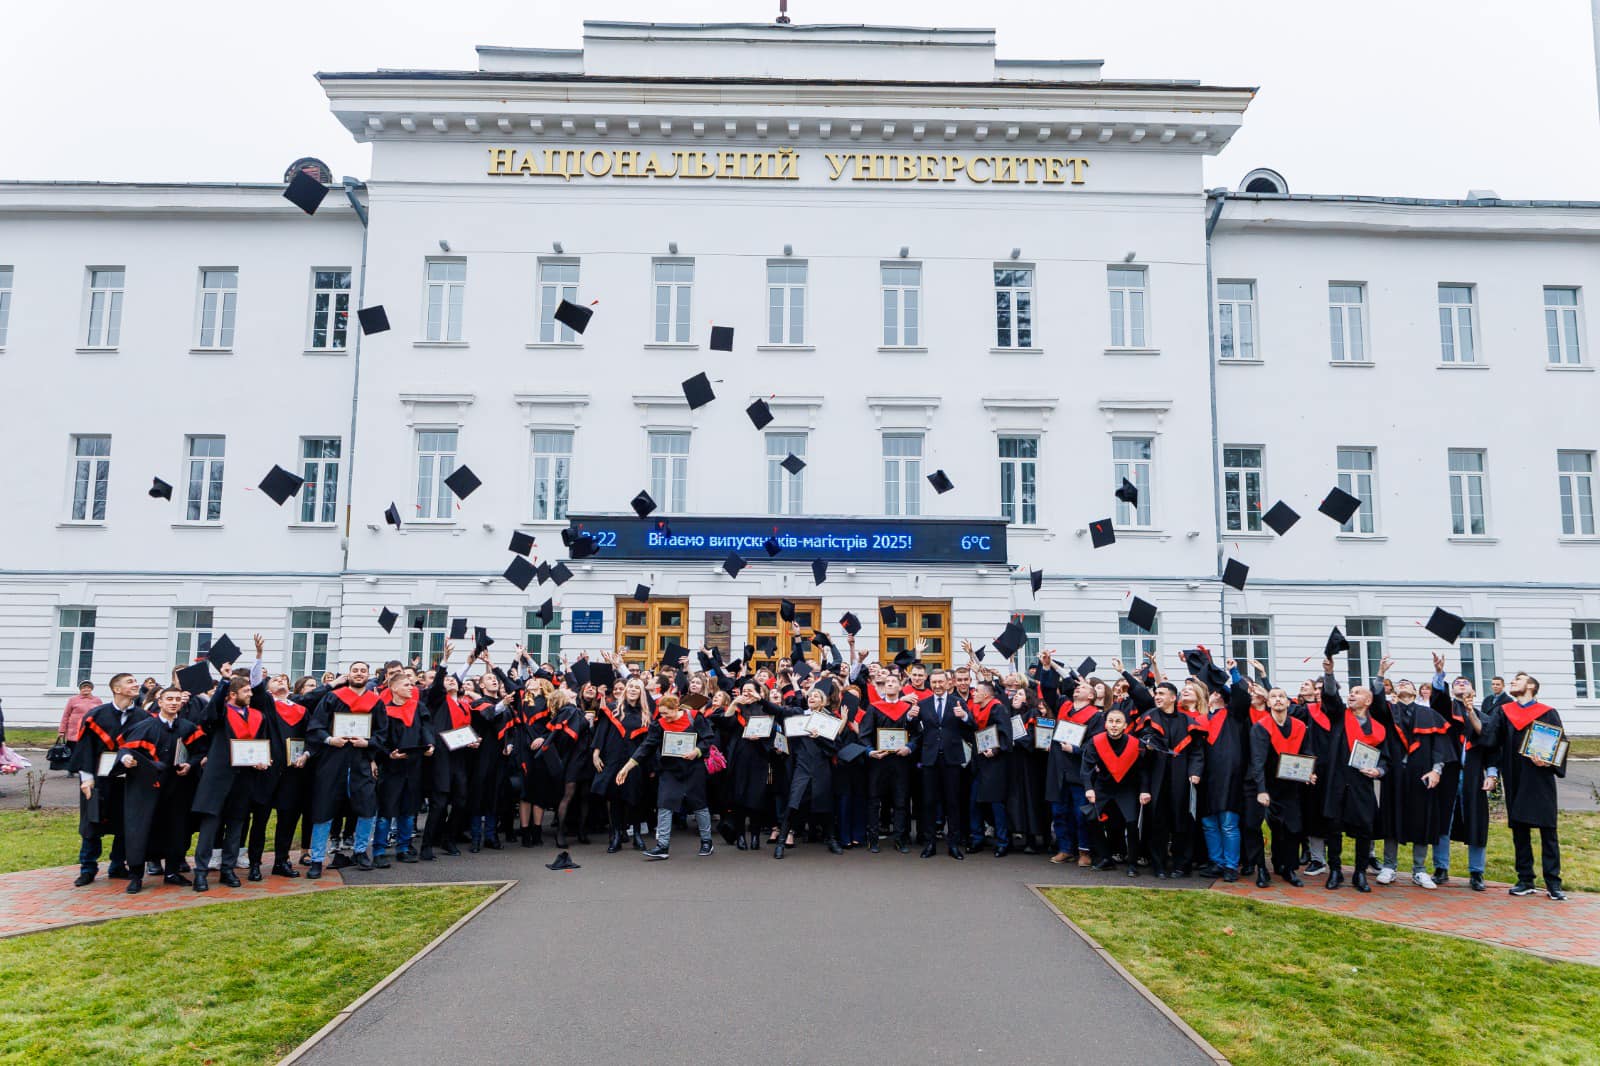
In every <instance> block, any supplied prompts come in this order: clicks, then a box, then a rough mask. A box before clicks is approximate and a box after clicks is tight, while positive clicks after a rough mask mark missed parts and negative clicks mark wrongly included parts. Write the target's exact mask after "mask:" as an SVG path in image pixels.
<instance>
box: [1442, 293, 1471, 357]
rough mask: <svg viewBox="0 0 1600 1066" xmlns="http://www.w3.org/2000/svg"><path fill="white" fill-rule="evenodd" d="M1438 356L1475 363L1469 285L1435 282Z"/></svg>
mask: <svg viewBox="0 0 1600 1066" xmlns="http://www.w3.org/2000/svg"><path fill="white" fill-rule="evenodd" d="M1439 358H1440V359H1441V360H1442V361H1444V362H1446V363H1476V362H1477V361H1478V357H1477V352H1476V345H1475V344H1474V343H1473V339H1472V286H1471V285H1440V286H1439Z"/></svg>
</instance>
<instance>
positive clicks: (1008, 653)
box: [990, 621, 1028, 659]
mask: <svg viewBox="0 0 1600 1066" xmlns="http://www.w3.org/2000/svg"><path fill="white" fill-rule="evenodd" d="M1027 640H1028V633H1027V631H1026V630H1025V629H1023V628H1022V626H1021V625H1020V624H1019V623H1017V622H1015V621H1011V622H1007V623H1006V628H1005V630H1004V631H1003V632H1001V634H1000V635H999V636H998V637H995V638H994V640H992V641H990V643H991V644H993V645H994V650H995V651H997V652H999V653H1000V657H1001V658H1003V659H1009V658H1011V657H1012V656H1013V655H1015V654H1017V649H1018V648H1020V647H1022V645H1023V644H1025V643H1027Z"/></svg>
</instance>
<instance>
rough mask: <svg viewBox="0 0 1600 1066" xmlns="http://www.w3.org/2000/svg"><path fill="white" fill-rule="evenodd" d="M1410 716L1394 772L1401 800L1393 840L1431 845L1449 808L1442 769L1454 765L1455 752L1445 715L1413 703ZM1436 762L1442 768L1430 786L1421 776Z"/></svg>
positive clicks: (1436, 838)
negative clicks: (1403, 751)
mask: <svg viewBox="0 0 1600 1066" xmlns="http://www.w3.org/2000/svg"><path fill="white" fill-rule="evenodd" d="M1431 689H1432V687H1431V686H1430V691H1431ZM1410 717H1411V728H1410V729H1409V730H1408V731H1406V739H1405V746H1406V762H1405V766H1404V767H1403V768H1402V769H1401V771H1400V772H1399V773H1398V774H1396V775H1395V776H1396V777H1398V778H1399V780H1398V781H1397V782H1396V792H1397V793H1398V794H1399V799H1400V819H1399V822H1398V825H1397V829H1398V831H1399V836H1397V837H1396V838H1395V839H1396V840H1398V841H1400V842H1401V843H1404V844H1433V843H1435V842H1436V841H1437V840H1438V839H1439V837H1440V836H1441V835H1443V833H1444V819H1445V815H1446V813H1447V810H1448V809H1447V808H1446V807H1445V806H1444V804H1443V802H1442V800H1443V799H1444V794H1443V793H1442V792H1440V789H1442V788H1444V785H1445V777H1444V769H1445V768H1448V767H1450V766H1454V765H1456V755H1455V753H1454V752H1452V751H1451V750H1450V737H1449V728H1448V726H1447V725H1446V724H1445V720H1444V718H1443V717H1442V716H1441V715H1440V714H1439V712H1438V711H1437V710H1435V709H1434V708H1433V707H1432V706H1431V705H1430V704H1424V703H1413V704H1412V705H1411V716H1410ZM1435 765H1439V766H1440V767H1441V769H1440V780H1439V784H1438V785H1436V786H1435V787H1433V788H1429V787H1428V786H1427V785H1426V784H1425V783H1424V782H1423V780H1422V779H1423V777H1424V776H1425V775H1426V774H1427V773H1428V772H1429V771H1430V770H1432V769H1433V767H1434V766H1435Z"/></svg>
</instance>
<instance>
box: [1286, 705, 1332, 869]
mask: <svg viewBox="0 0 1600 1066" xmlns="http://www.w3.org/2000/svg"><path fill="white" fill-rule="evenodd" d="M1289 713H1290V714H1291V715H1293V716H1294V717H1296V718H1299V719H1300V720H1301V721H1303V722H1305V723H1306V726H1307V727H1308V728H1309V729H1310V730H1311V736H1310V747H1311V750H1310V751H1309V752H1308V753H1307V754H1310V755H1312V756H1314V757H1315V758H1316V760H1317V766H1318V770H1317V783H1316V784H1314V785H1311V786H1310V787H1309V788H1307V789H1306V792H1305V802H1304V803H1303V804H1302V805H1301V808H1300V823H1301V827H1302V828H1303V829H1304V830H1305V833H1306V835H1307V836H1315V837H1320V836H1322V835H1323V832H1324V829H1325V828H1326V824H1327V819H1326V818H1325V817H1324V816H1323V813H1322V811H1323V808H1324V807H1325V806H1326V805H1327V802H1328V781H1329V778H1330V775H1329V774H1328V773H1327V772H1326V769H1327V767H1328V765H1329V756H1328V752H1329V750H1330V748H1329V741H1330V739H1331V738H1332V735H1333V734H1332V729H1333V723H1331V722H1330V721H1328V717H1327V715H1325V714H1324V713H1323V708H1322V704H1321V703H1300V702H1298V701H1297V702H1294V703H1291V704H1289Z"/></svg>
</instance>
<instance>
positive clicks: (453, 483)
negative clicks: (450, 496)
mask: <svg viewBox="0 0 1600 1066" xmlns="http://www.w3.org/2000/svg"><path fill="white" fill-rule="evenodd" d="M444 483H445V486H446V487H447V488H448V489H449V490H450V491H451V492H453V493H455V494H456V499H458V500H464V499H466V498H467V497H468V496H471V495H472V494H473V493H474V492H477V491H478V486H480V485H482V484H483V482H482V481H480V480H479V479H478V475H477V474H474V473H473V472H472V468H471V467H470V466H467V465H465V464H462V465H461V466H458V467H456V468H455V469H454V470H452V471H450V476H449V477H447V478H445V479H444Z"/></svg>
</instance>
